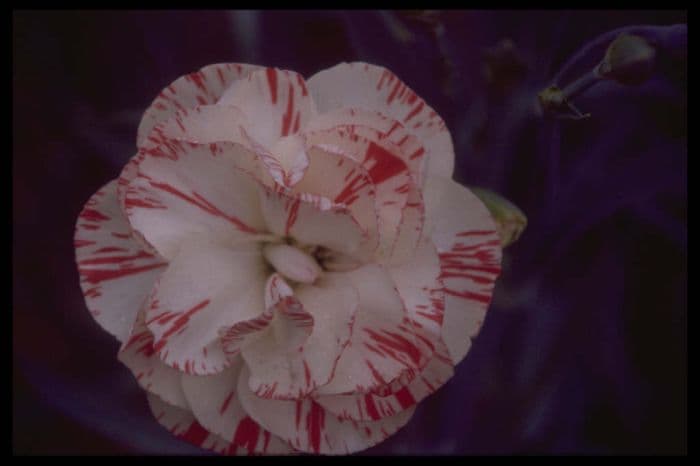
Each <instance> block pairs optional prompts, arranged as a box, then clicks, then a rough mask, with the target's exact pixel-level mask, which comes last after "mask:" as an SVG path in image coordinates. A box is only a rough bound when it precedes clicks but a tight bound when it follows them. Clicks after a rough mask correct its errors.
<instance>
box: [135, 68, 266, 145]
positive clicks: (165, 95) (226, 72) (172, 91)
mask: <svg viewBox="0 0 700 466" xmlns="http://www.w3.org/2000/svg"><path fill="white" fill-rule="evenodd" d="M258 69H261V67H260V66H257V65H247V64H242V63H216V64H213V65H208V66H205V67H204V68H202V69H200V70H199V71H196V72H194V73H191V74H188V75H185V76H182V77H180V78H178V79H176V80H175V81H174V82H172V83H171V84H170V85H169V86H167V87H166V88H165V89H163V91H162V92H161V93H160V94H158V96H157V97H156V98H155V100H154V101H153V102H152V103H151V106H150V107H149V108H148V109H147V110H146V112H145V113H144V115H143V118H141V123H140V124H139V128H138V138H137V145H138V146H139V147H141V145H142V144H143V143H144V141H145V140H146V138H147V137H148V135H149V134H150V133H151V130H152V129H153V128H154V127H155V126H156V125H158V124H159V123H161V122H163V121H165V120H167V119H169V118H170V117H172V116H173V115H175V113H176V112H178V111H180V112H182V111H188V110H189V109H192V108H194V107H196V106H198V105H207V104H214V103H216V102H217V101H218V100H219V98H220V97H221V95H222V94H223V93H224V91H225V90H226V89H228V88H229V87H230V86H231V85H232V84H233V83H234V82H236V81H237V80H239V79H241V78H244V77H246V76H248V74H250V73H251V72H252V71H255V70H258Z"/></svg>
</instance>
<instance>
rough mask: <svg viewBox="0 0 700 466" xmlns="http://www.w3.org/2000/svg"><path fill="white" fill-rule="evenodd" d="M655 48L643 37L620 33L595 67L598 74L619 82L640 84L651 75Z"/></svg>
mask: <svg viewBox="0 0 700 466" xmlns="http://www.w3.org/2000/svg"><path fill="white" fill-rule="evenodd" d="M655 57H656V49H654V47H652V46H651V45H650V44H649V42H647V41H646V39H644V38H643V37H640V36H635V35H632V34H620V35H619V36H617V38H616V39H615V40H614V41H612V43H611V44H610V46H609V47H608V49H607V51H606V52H605V57H604V58H603V61H601V62H600V64H599V65H598V67H597V72H598V74H599V75H600V76H602V77H603V78H607V79H612V80H615V81H617V82H619V83H621V84H641V83H643V82H644V81H646V80H647V78H648V77H649V76H650V75H651V72H652V70H653V67H654V60H655Z"/></svg>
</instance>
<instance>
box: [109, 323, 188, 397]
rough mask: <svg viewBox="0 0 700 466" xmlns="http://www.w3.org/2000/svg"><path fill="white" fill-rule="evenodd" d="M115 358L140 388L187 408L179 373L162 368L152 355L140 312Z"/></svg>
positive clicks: (170, 368) (151, 343) (149, 339)
mask: <svg viewBox="0 0 700 466" xmlns="http://www.w3.org/2000/svg"><path fill="white" fill-rule="evenodd" d="M117 358H118V359H119V360H120V361H121V362H122V363H123V364H124V365H125V366H126V367H128V368H129V370H131V372H132V373H133V374H134V377H136V381H137V382H138V384H139V385H140V386H141V388H143V389H145V390H147V391H148V392H150V393H153V394H156V395H158V396H159V397H160V398H161V399H163V401H165V402H167V403H170V404H172V405H175V406H178V407H180V408H183V409H189V404H188V403H187V400H186V399H185V394H184V393H183V391H182V387H181V386H180V372H179V371H176V370H175V369H173V368H172V367H169V366H167V365H165V364H164V363H163V361H161V360H160V358H159V357H158V355H157V354H156V352H155V350H154V348H153V334H152V333H151V331H150V330H149V329H148V327H146V318H145V312H144V311H143V310H142V311H139V313H138V317H137V319H136V322H135V323H134V328H133V329H132V330H131V335H129V339H128V340H127V341H125V342H124V344H123V345H122V346H121V348H120V349H119V353H118V354H117Z"/></svg>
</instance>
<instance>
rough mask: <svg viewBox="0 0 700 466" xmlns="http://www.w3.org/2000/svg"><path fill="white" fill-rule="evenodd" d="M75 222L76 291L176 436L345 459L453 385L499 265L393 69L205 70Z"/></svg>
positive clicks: (490, 225) (177, 88) (159, 104)
mask: <svg viewBox="0 0 700 466" xmlns="http://www.w3.org/2000/svg"><path fill="white" fill-rule="evenodd" d="M137 145H138V153H137V155H136V156H135V157H134V158H132V159H131V161H130V162H129V163H128V164H127V165H126V166H125V168H124V170H123V171H122V173H121V175H120V177H119V178H118V179H117V180H114V181H111V182H110V183H108V184H107V185H105V186H104V187H103V188H102V189H101V190H100V191H98V192H97V193H96V194H95V195H94V196H93V197H92V198H91V199H90V200H89V201H88V202H87V204H86V206H85V208H84V210H83V211H82V213H81V214H80V217H79V219H78V223H77V227H76V234H75V247H76V256H77V262H78V268H79V271H80V277H81V286H82V289H83V292H84V295H85V299H86V302H87V307H88V308H89V309H90V311H91V313H92V315H93V316H94V317H95V320H96V321H97V322H98V323H99V324H100V325H101V326H102V327H104V328H105V329H106V330H107V331H108V332H110V333H111V334H113V335H114V336H116V337H117V338H118V339H119V341H121V342H122V346H121V349H120V351H119V354H118V358H119V360H120V361H122V362H123V363H124V364H125V365H126V366H127V367H129V369H131V370H132V371H133V373H134V375H135V377H136V380H137V381H138V383H139V384H140V385H141V386H142V387H143V388H144V389H146V390H147V392H148V397H149V400H150V404H151V407H152V410H153V412H154V415H155V416H156V418H157V419H158V421H159V422H160V423H162V424H163V425H164V426H166V427H167V428H168V429H170V430H171V431H172V432H173V433H174V434H176V435H178V436H180V437H181V438H184V439H186V440H188V441H190V442H193V443H195V444H197V445H199V446H202V447H203V448H209V449H212V450H215V451H218V452H221V453H262V454H280V453H292V452H295V451H303V452H312V453H322V454H342V453H348V452H355V451H358V450H362V449H365V448H368V447H370V446H372V445H375V444H376V443H378V442H380V441H382V440H383V439H385V438H387V437H388V436H390V435H392V434H393V433H395V432H396V431H397V430H398V429H399V428H401V427H402V426H403V425H405V424H406V423H407V422H408V421H409V419H410V417H411V415H412V413H413V410H414V407H415V405H416V403H418V402H419V401H421V400H422V399H423V398H425V397H426V396H427V395H429V394H430V393H432V392H434V391H435V390H437V389H438V388H439V387H440V386H441V385H442V384H444V383H445V382H446V381H447V380H448V379H449V378H450V377H451V376H452V373H453V372H452V371H453V366H454V365H455V364H457V363H459V362H460V361H461V360H462V359H463V358H464V356H465V354H466V353H467V350H468V349H469V346H470V343H471V339H472V338H473V337H474V335H475V334H476V333H477V331H478V329H479V327H480V326H481V323H482V320H483V318H484V314H485V312H486V309H487V306H488V304H489V302H490V300H491V294H492V290H493V284H494V280H495V279H496V277H497V275H498V273H499V271H500V267H499V265H500V257H501V247H500V241H499V236H498V233H497V231H496V227H495V225H494V222H493V220H492V218H491V216H490V215H489V212H488V211H487V209H486V208H485V206H484V205H483V204H482V203H481V202H480V201H479V199H478V198H477V197H475V196H474V195H473V194H472V193H471V192H470V191H469V190H468V189H466V188H464V187H462V186H460V185H459V184H457V183H455V182H454V181H452V179H451V176H452V171H453V164H454V152H453V148H452V141H451V138H450V134H449V132H448V130H447V128H446V127H445V124H444V122H443V121H442V119H441V118H440V117H439V116H438V115H437V114H436V113H435V112H434V111H433V110H432V109H431V108H430V107H429V106H428V105H427V104H426V103H425V102H424V101H423V100H422V99H421V98H420V97H418V96H417V95H416V94H415V93H414V92H413V91H411V89H409V88H408V86H406V85H405V84H404V83H403V82H402V81H400V80H399V79H398V78H397V77H396V76H395V75H394V74H392V73H391V72H390V71H388V70H386V69H384V68H381V67H378V66H374V65H369V64H366V63H351V64H347V63H343V64H340V65H338V66H335V67H333V68H330V69H327V70H324V71H321V72H320V73H317V74H316V75H314V76H312V77H311V78H310V79H309V80H308V81H305V80H304V79H303V78H302V77H301V76H300V75H299V74H297V73H294V72H291V71H282V70H277V69H273V68H262V67H258V66H252V65H239V64H217V65H210V66H207V67H205V68H202V69H201V70H200V71H198V72H196V73H193V74H190V75H187V76H184V77H182V78H180V79H178V80H177V81H175V82H174V83H172V84H171V85H170V86H168V87H167V88H165V89H164V90H163V92H161V93H160V94H159V95H158V97H157V98H156V99H155V100H154V102H153V104H152V105H151V107H150V108H149V109H148V110H147V111H146V113H145V115H144V117H143V119H142V122H141V125H140V127H139V132H138V141H137Z"/></svg>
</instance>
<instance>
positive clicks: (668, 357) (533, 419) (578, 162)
mask: <svg viewBox="0 0 700 466" xmlns="http://www.w3.org/2000/svg"><path fill="white" fill-rule="evenodd" d="M686 16H687V14H686V12H683V11H476V12H469V11H449V12H430V11H418V10H414V11H351V12H343V11H293V12H285V11H235V12H226V11H153V12H130V11H114V12H109V11H99V12H93V11H88V12H81V11H70V12H41V11H15V12H14V14H13V23H12V25H13V32H12V36H13V70H12V73H13V158H12V160H13V162H12V169H13V172H12V176H13V183H12V193H13V201H12V202H13V245H12V249H13V314H12V315H13V319H12V322H13V397H12V400H13V440H12V443H13V450H14V452H15V453H16V454H203V453H204V452H202V451H200V450H198V449H196V448H195V447H192V446H190V445H188V444H186V443H183V442H182V441H180V440H178V439H176V438H173V437H171V436H170V434H169V433H168V432H166V431H165V430H164V429H162V428H161V427H160V426H159V425H158V424H157V423H156V421H155V420H154V419H153V418H152V416H151V414H150V412H149V410H148V407H147V405H146V401H145V395H144V393H143V392H142V391H141V389H139V388H138V387H137V384H136V383H135V381H134V380H133V377H132V375H131V373H130V372H129V371H128V370H127V369H126V368H125V367H123V366H122V365H121V364H120V363H119V362H117V359H116V352H117V349H118V343H117V341H116V340H114V339H112V338H111V337H110V336H109V335H108V334H107V333H105V332H103V331H102V330H101V329H100V328H99V327H98V326H97V324H95V323H94V322H93V321H92V318H91V317H90V315H89V313H88V312H87V310H86V308H85V305H84V302H83V298H82V294H81V292H80V288H79V285H78V274H77V271H76V268H75V265H74V253H73V246H72V244H73V241H72V239H73V227H74V224H75V220H76V218H77V215H78V213H79V211H80V209H81V207H82V205H83V203H84V202H85V201H86V200H87V199H88V198H89V196H90V195H91V194H92V193H93V192H95V191H96V190H97V189H98V188H99V187H100V186H102V185H103V184H105V183H106V182H107V181H109V180H110V179H112V178H115V177H116V176H117V174H118V173H119V171H120V169H121V167H122V166H123V165H124V164H125V163H126V161H127V160H128V159H129V157H131V156H132V155H133V154H134V152H135V138H136V128H137V126H138V122H139V118H140V116H141V114H142V112H143V111H144V110H145V109H146V107H147V106H148V105H149V104H150V102H151V100H152V99H153V98H154V97H155V96H156V95H157V94H158V92H159V91H160V90H161V89H162V88H163V87H165V86H166V85H167V84H169V83H170V82H171V81H173V80H174V79H176V78H177V77H179V76H180V75H183V74H186V73H188V72H191V71H195V70H197V69H198V68H200V67H201V66H204V65H206V64H210V63H216V62H248V63H256V64H263V65H268V66H276V67H280V68H288V69H293V70H296V71H299V72H300V73H302V74H303V75H304V76H310V75H311V74H313V73H315V72H316V71H319V70H321V69H323V68H325V67H329V66H332V65H334V64H336V63H338V62H341V61H354V60H360V61H367V62H371V63H375V64H379V65H383V66H386V67H388V68H390V69H391V70H393V71H394V72H395V73H396V74H398V75H399V76H400V77H401V78H402V79H403V80H404V81H405V82H406V83H408V84H409V85H410V86H411V87H412V88H413V89H414V90H415V91H416V92H417V93H418V94H419V95H421V96H422V97H424V98H425V99H426V100H427V102H428V103H429V104H430V105H431V106H432V107H433V108H434V109H435V110H436V111H437V112H438V113H439V114H440V115H442V116H443V118H444V119H445V121H446V123H447V125H448V127H449V128H450V130H451V132H452V136H453V139H454V142H455V150H456V154H457V162H456V173H455V178H456V179H457V180H458V181H460V182H463V183H466V184H469V185H478V186H483V187H487V188H490V189H493V190H495V191H498V192H500V193H502V194H503V195H505V197H507V198H508V199H510V200H512V201H513V202H514V203H515V204H517V205H518V206H520V207H521V208H522V210H523V211H524V212H525V213H526V215H527V216H528V219H529V226H528V228H527V230H526V231H525V233H524V234H523V236H522V237H521V239H520V240H519V241H518V242H517V243H516V244H514V245H513V246H511V247H510V248H508V249H507V250H506V251H505V256H504V271H503V275H502V277H501V278H500V280H499V283H498V287H497V290H496V294H495V298H494V302H493V305H492V306H491V309H490V311H489V313H488V317H487V319H486V320H485V324H484V327H483V329H482V331H481V334H480V335H479V337H478V338H477V339H476V340H475V342H474V345H473V347H472V350H471V352H470V353H469V354H468V356H467V358H466V359H465V361H464V362H463V363H462V364H460V365H459V366H458V367H457V369H456V374H455V377H454V378H453V379H452V380H451V381H450V382H449V383H448V384H447V385H446V386H445V387H443V388H442V389H441V390H440V391H438V392H437V393H436V394H434V395H433V396H431V397H429V398H428V399H427V400H425V401H424V402H423V403H421V405H420V406H419V408H418V409H417V411H416V414H415V416H414V418H413V420H412V421H411V422H410V423H409V424H408V425H407V426H406V427H405V428H404V429H403V430H401V431H400V432H399V433H398V434H396V435H395V436H394V437H392V438H390V439H389V440H388V441H386V442H385V443H383V444H380V445H379V446H377V447H375V448H372V449H370V450H367V451H366V452H365V453H364V454H404V455H408V454H430V455H448V454H539V453H543V454H684V453H686V452H687V171H686V170H687V52H686V49H685V44H684V43H683V40H682V39H671V40H670V42H669V41H667V42H664V44H663V46H662V47H660V48H659V50H658V60H657V63H656V65H655V67H654V70H653V73H652V75H651V77H650V78H649V79H648V80H647V81H646V82H645V83H643V84H641V85H639V86H635V87H632V86H623V85H620V84H616V83H612V82H611V83H603V84H599V85H598V86H596V87H594V88H592V89H590V90H589V91H588V92H587V93H586V94H585V95H583V96H581V97H580V98H577V99H576V105H577V106H578V107H579V108H580V109H581V110H582V111H584V112H590V113H591V114H592V116H591V117H590V118H588V119H586V120H580V121H572V120H565V121H552V120H548V119H544V118H542V117H541V116H538V115H537V113H536V112H535V111H534V108H535V102H536V95H537V92H539V91H540V90H541V89H543V88H545V87H546V86H548V85H549V84H550V83H551V81H552V79H553V77H554V76H555V75H556V74H557V73H558V72H559V70H560V68H561V67H562V65H563V64H564V63H565V62H567V61H568V60H569V58H570V57H571V56H573V55H574V54H575V53H576V52H577V50H579V49H580V48H581V47H582V46H584V45H585V44H586V43H588V42H590V41H592V40H594V39H595V38H596V37H597V36H599V35H600V34H602V33H605V32H606V31H609V30H612V29H615V28H619V27H622V26H630V25H645V24H646V25H673V24H679V23H686V21H687V19H686ZM601 54H602V51H599V54H598V55H595V54H594V56H591V57H588V59H587V60H588V62H586V60H584V61H583V62H581V64H579V65H577V66H578V69H577V68H576V67H574V68H572V70H573V71H571V73H573V74H572V75H571V76H570V78H572V79H573V78H575V77H576V75H577V73H578V74H583V73H584V72H585V71H587V69H590V68H591V67H592V66H593V65H594V64H595V63H596V62H597V61H598V60H599V59H600V58H601ZM571 73H570V74H571ZM563 84H566V83H563Z"/></svg>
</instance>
